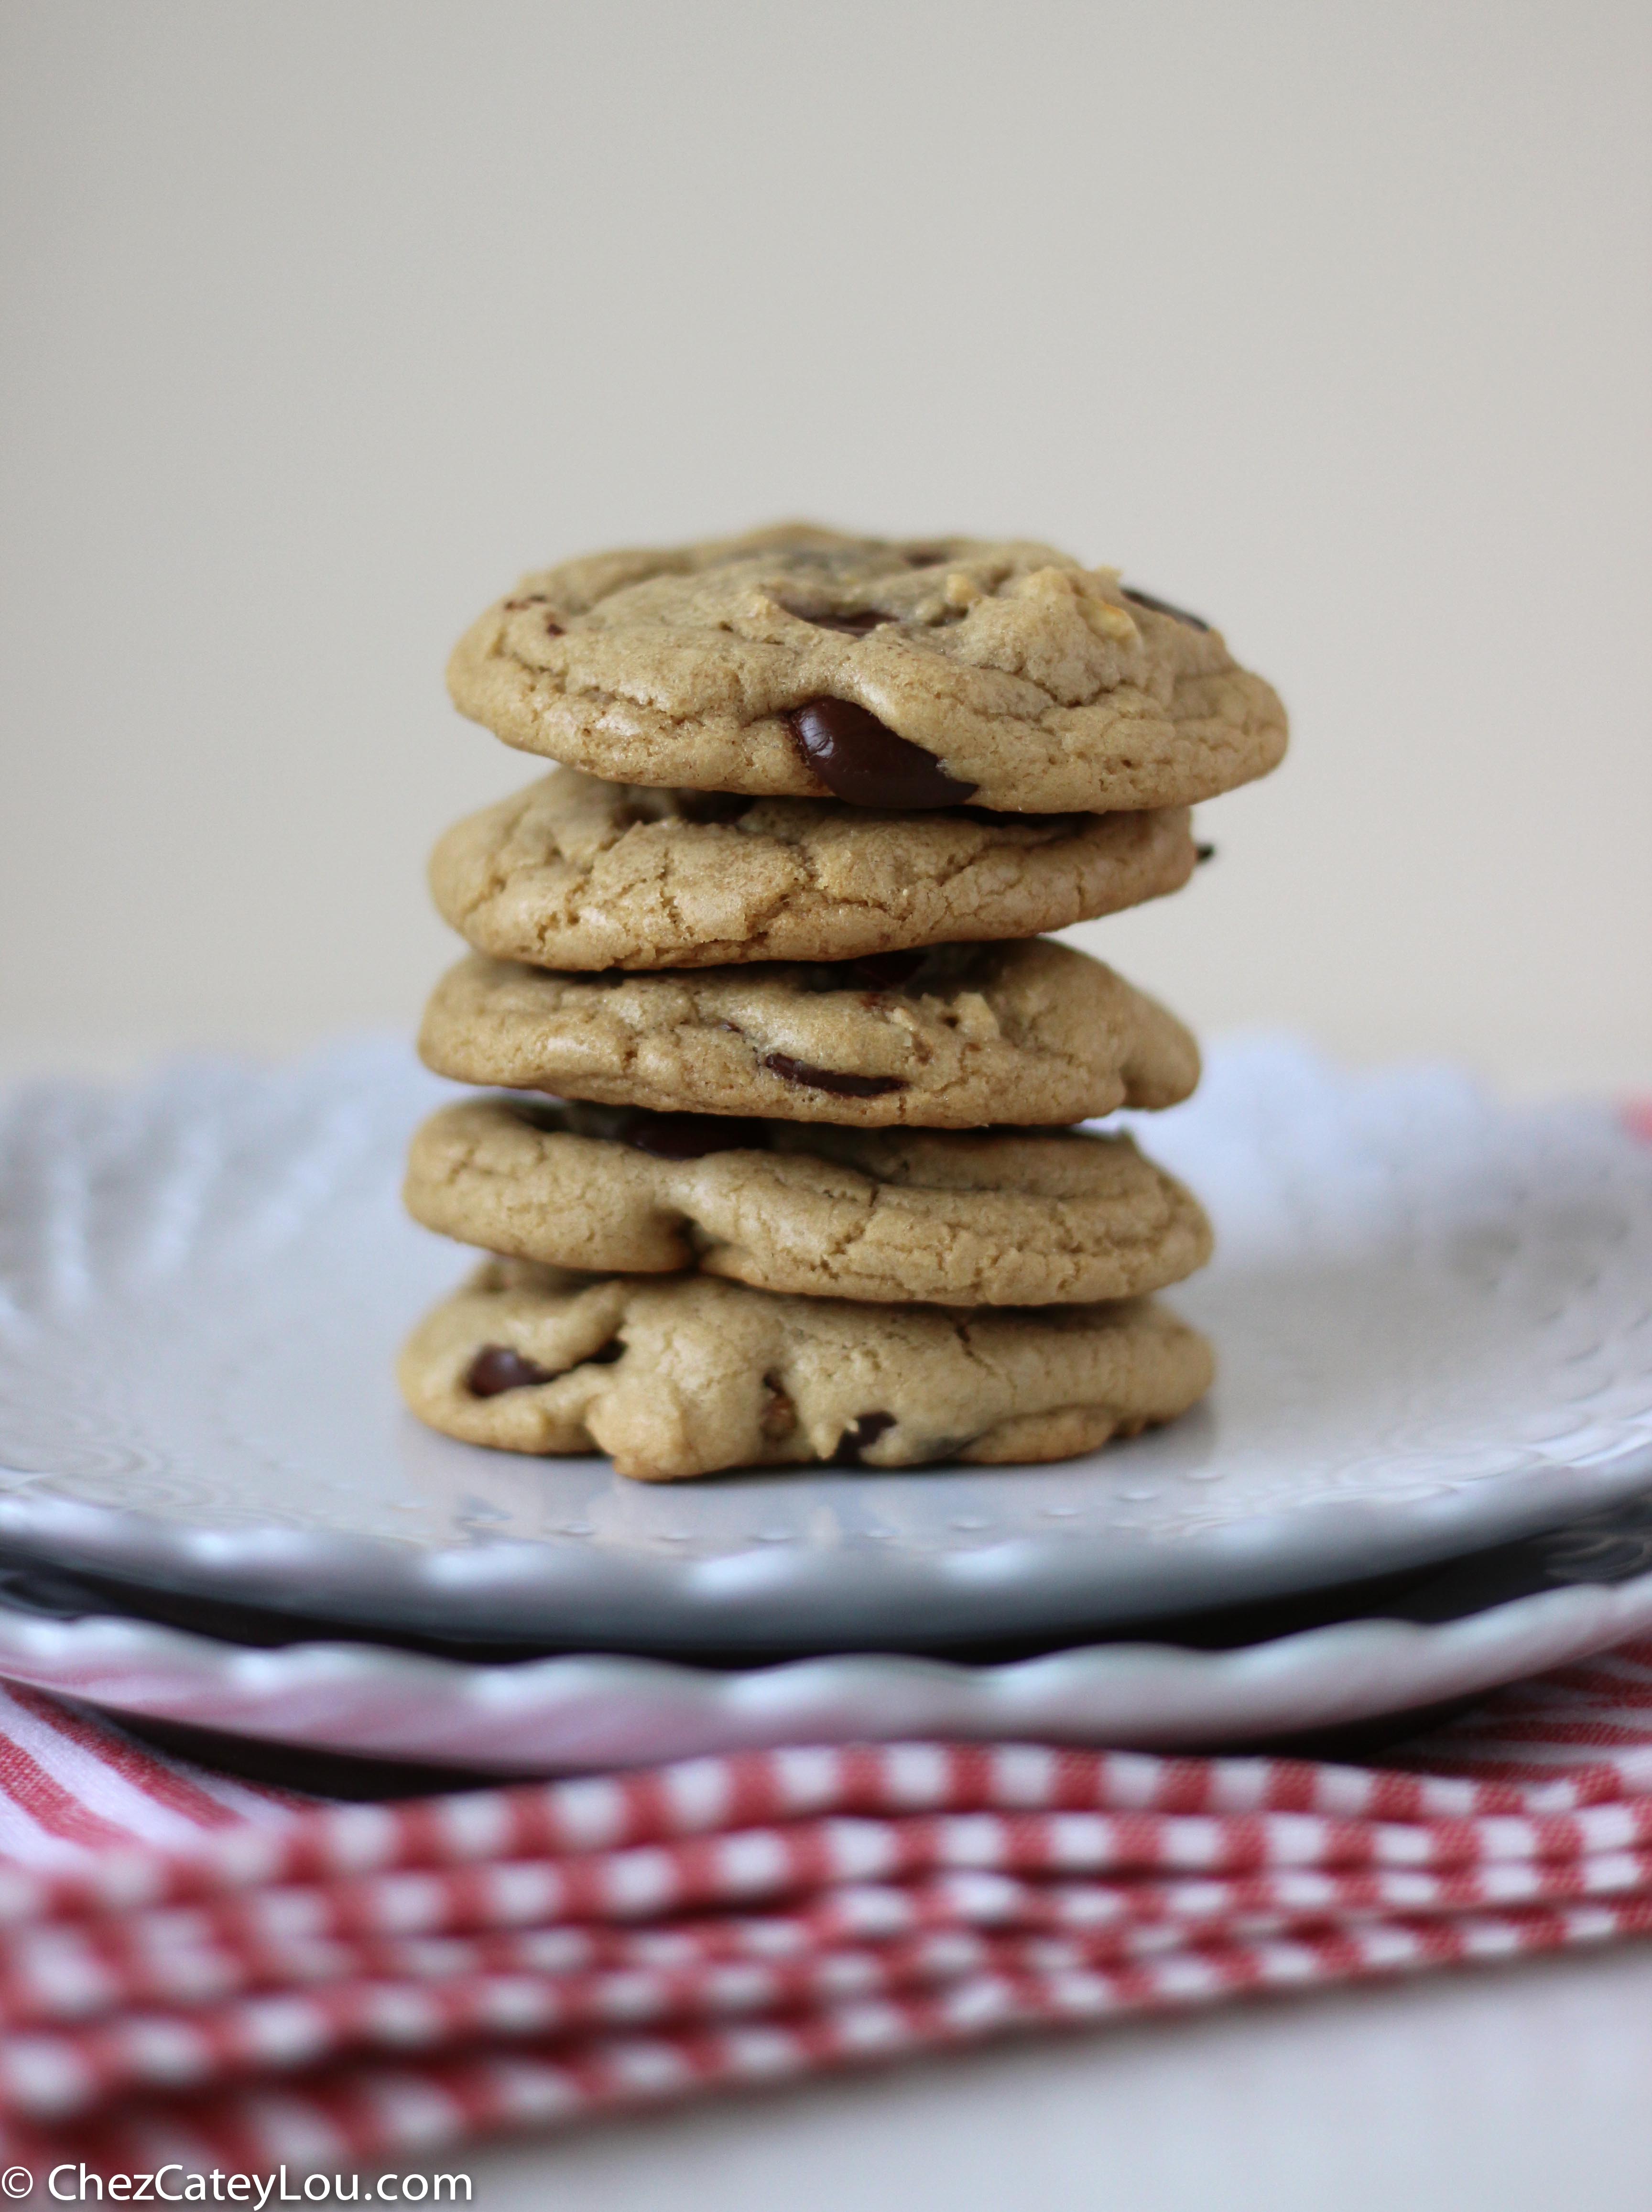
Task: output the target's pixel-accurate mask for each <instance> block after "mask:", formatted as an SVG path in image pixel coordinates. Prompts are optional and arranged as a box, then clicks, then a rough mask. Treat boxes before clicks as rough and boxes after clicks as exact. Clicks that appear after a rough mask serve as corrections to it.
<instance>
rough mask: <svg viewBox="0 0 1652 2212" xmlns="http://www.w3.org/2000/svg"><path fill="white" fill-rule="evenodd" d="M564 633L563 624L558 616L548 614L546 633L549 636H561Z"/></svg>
mask: <svg viewBox="0 0 1652 2212" xmlns="http://www.w3.org/2000/svg"><path fill="white" fill-rule="evenodd" d="M545 635H546V636H547V637H560V636H561V635H562V624H561V623H559V622H558V621H557V619H556V616H555V615H547V616H546V617H545Z"/></svg>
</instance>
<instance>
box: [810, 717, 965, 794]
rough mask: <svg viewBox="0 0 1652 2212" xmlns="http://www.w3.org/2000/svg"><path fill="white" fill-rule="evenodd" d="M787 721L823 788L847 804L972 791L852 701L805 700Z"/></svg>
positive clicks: (925, 753) (934, 758)
mask: <svg viewBox="0 0 1652 2212" xmlns="http://www.w3.org/2000/svg"><path fill="white" fill-rule="evenodd" d="M786 726H787V729H788V730H789V731H790V732H791V733H792V742H793V744H794V745H795V746H796V747H797V749H798V750H799V753H800V754H801V755H802V756H803V758H804V759H805V761H806V762H807V763H808V764H809V766H810V767H811V769H813V770H814V772H815V774H816V775H817V776H818V777H819V778H820V780H821V781H822V782H823V784H824V785H825V786H826V788H827V789H828V790H829V791H830V792H832V793H835V795H836V797H838V798H839V799H845V800H847V803H848V804H849V805H851V806H887V807H910V806H960V805H963V801H964V800H965V799H969V797H970V796H971V795H972V794H973V793H974V791H975V785H974V784H973V783H961V782H960V781H959V780H958V778H957V776H955V775H948V774H947V772H946V770H945V769H944V768H943V767H942V766H941V764H940V763H939V761H938V760H937V759H936V757H935V756H934V754H933V753H930V752H926V751H925V750H924V749H923V747H922V746H921V745H914V744H912V743H911V741H910V740H909V739H908V738H902V737H897V736H896V733H895V732H894V731H893V730H891V729H890V728H889V727H888V726H887V725H886V724H884V723H883V722H880V721H879V720H878V717H877V716H876V714H868V713H867V712H866V709H865V708H864V707H857V706H856V705H855V704H854V703H853V701H851V700H848V699H810V700H806V701H805V702H804V704H803V705H802V706H800V707H794V708H793V709H792V711H791V713H790V714H787V717H786Z"/></svg>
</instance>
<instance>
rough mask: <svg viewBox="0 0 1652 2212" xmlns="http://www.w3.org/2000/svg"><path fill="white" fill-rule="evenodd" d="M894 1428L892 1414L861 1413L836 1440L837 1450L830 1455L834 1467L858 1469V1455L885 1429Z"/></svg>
mask: <svg viewBox="0 0 1652 2212" xmlns="http://www.w3.org/2000/svg"><path fill="white" fill-rule="evenodd" d="M894 1426H895V1416H894V1414H893V1413H861V1414H859V1415H857V1416H856V1418H855V1419H853V1421H851V1422H850V1424H849V1425H848V1427H847V1429H845V1430H844V1431H843V1433H842V1435H841V1437H839V1438H838V1440H837V1449H836V1450H835V1452H834V1453H833V1454H832V1465H833V1466H834V1467H859V1464H860V1455H861V1453H862V1452H864V1451H865V1449H866V1448H867V1446H868V1445H869V1444H875V1443H877V1441H878V1437H881V1436H882V1435H883V1433H884V1430H885V1429H892V1428H893V1427H894Z"/></svg>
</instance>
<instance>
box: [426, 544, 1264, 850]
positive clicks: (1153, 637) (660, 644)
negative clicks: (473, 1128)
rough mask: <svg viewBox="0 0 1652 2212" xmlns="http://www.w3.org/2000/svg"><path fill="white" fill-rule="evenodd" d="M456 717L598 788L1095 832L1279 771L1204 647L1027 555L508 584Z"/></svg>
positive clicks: (1077, 575)
mask: <svg viewBox="0 0 1652 2212" xmlns="http://www.w3.org/2000/svg"><path fill="white" fill-rule="evenodd" d="M448 684H449V686H450V688H451V690H452V695H453V699H454V702H455V703H456V704H457V705H458V706H459V708H460V710H461V711H462V712H463V713H465V714H470V715H471V716H473V717H474V718H475V719H476V720H477V721H479V722H483V723H485V724H486V725H487V726H488V727H489V729H490V730H492V731H494V732H495V733H496V735H498V736H499V737H501V738H504V739H505V740H506V742H507V744H513V745H519V746H520V747H521V748H522V749H523V750H525V751H527V752H537V753H544V754H548V755H549V756H550V757H551V758H552V759H554V760H560V761H564V762H566V763H569V764H570V765H571V766H574V767H575V768H582V769H587V770H588V771H589V772H590V773H591V774H592V775H598V776H602V777H604V778H605V779H607V780H609V781H613V782H618V783H634V784H647V785H653V786H657V787H658V786H678V787H686V788H688V789H690V790H699V791H738V792H746V793H754V794H756V795H758V796H763V795H779V796H790V797H794V798H800V799H818V798H821V797H823V796H826V795H828V794H830V795H833V796H835V797H836V798H838V799H844V800H847V802H848V803H850V804H851V805H863V806H873V807H880V808H899V807H938V806H948V805H963V804H966V803H969V804H973V805H977V806H986V807H990V808H993V809H995V810H998V811H1004V812H1008V813H1105V812H1108V811H1113V810H1115V809H1136V808H1141V807H1161V806H1182V805H1191V804H1192V803H1193V802H1194V801H1195V800H1198V799H1211V798H1214V797H1215V796H1216V794H1217V793H1218V792H1223V791H1230V790H1231V789H1232V788H1233V787H1234V786H1235V785H1236V784H1241V783H1246V782H1248V781H1250V779H1251V778H1252V777H1254V776H1258V775H1264V774H1266V771H1267V770H1268V769H1271V768H1273V767H1275V766H1276V765H1277V764H1278V761H1279V760H1280V758H1281V757H1282V756H1283V755H1284V752H1285V709H1284V708H1283V707H1281V705H1280V703H1279V702H1278V698H1277V697H1276V696H1275V695H1274V693H1273V692H1272V690H1271V689H1270V688H1269V687H1268V685H1267V684H1265V683H1264V682H1263V681H1262V679H1261V678H1260V677H1258V676H1253V675H1251V674H1249V673H1248V671H1246V670H1244V669H1242V668H1241V667H1239V666H1238V665H1237V664H1236V662H1235V661H1234V659H1233V658H1232V656H1231V655H1230V653H1229V652H1228V649H1227V647H1226V646H1225V645H1224V643H1223V641H1222V639H1221V637H1220V636H1219V635H1218V633H1217V632H1216V631H1215V630H1213V629H1209V628H1208V627H1207V626H1206V624H1205V623H1202V622H1200V620H1199V619H1198V618H1197V617H1193V616H1188V615H1184V614H1181V613H1179V612H1178V611H1175V610H1174V609H1170V608H1167V607H1166V606H1165V605H1163V603H1162V602H1160V601H1158V600H1156V599H1152V598H1151V596H1150V595H1149V594H1147V593H1145V592H1130V591H1127V589H1126V588H1125V586H1123V585H1121V582H1120V580H1119V576H1118V573H1117V571H1116V570H1114V569H1111V568H1082V567H1080V566H1079V564H1078V562H1076V561H1074V560H1072V559H1071V558H1070V557H1069V556H1067V555H1066V554H1064V553H1058V552H1056V551H1054V550H1052V549H1051V548H1050V547H1048V546H1047V545H1037V544H1024V543H1011V544H990V543H987V542H986V541H984V540H980V539H975V538H938V539H931V540H925V541H921V542H920V541H918V540H886V539H882V538H853V537H847V536H845V535H843V534H842V533H841V532H836V531H831V530H822V529H817V528H815V527H813V526H810V525H808V524H804V523H794V524H785V525H781V526H779V527H777V528H775V529H772V530H762V531H753V532H750V533H748V534H747V535H745V536H744V537H741V538H722V539H718V540H715V541H713V542H711V543H708V544H699V545H689V546H680V547H674V548H667V549H665V550H658V551H622V552H616V553H606V554H593V555H591V556H587V557H586V558H585V559H583V560H579V561H569V562H564V563H563V564H562V566H561V567H560V568H547V569H545V570H544V571H542V572H540V573H538V574H533V575H530V576H527V577H525V578H524V579H523V580H522V582H521V583H520V584H519V586H517V588H516V590H515V592H513V594H512V595H511V596H510V597H509V598H508V599H503V600H501V601H500V602H498V603H497V604H496V605H494V606H492V607H490V608H489V610H488V611H487V613H486V614H484V615H483V617H481V619H480V620H479V621H478V622H477V623H473V624H472V626H471V629H469V630H468V631H467V632H466V633H465V636H464V637H463V638H461V640H460V641H459V646H458V647H457V648H456V650H455V652H454V654H453V658H452V661H451V663H450V664H449V667H448Z"/></svg>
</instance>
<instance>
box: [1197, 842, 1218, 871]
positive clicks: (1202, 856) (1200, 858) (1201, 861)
mask: <svg viewBox="0 0 1652 2212" xmlns="http://www.w3.org/2000/svg"><path fill="white" fill-rule="evenodd" d="M1215 858H1216V848H1215V846H1214V845H1195V846H1194V847H1193V860H1194V864H1195V866H1199V867H1201V868H1202V867H1203V866H1204V865H1205V863H1206V860H1214V859H1215Z"/></svg>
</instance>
